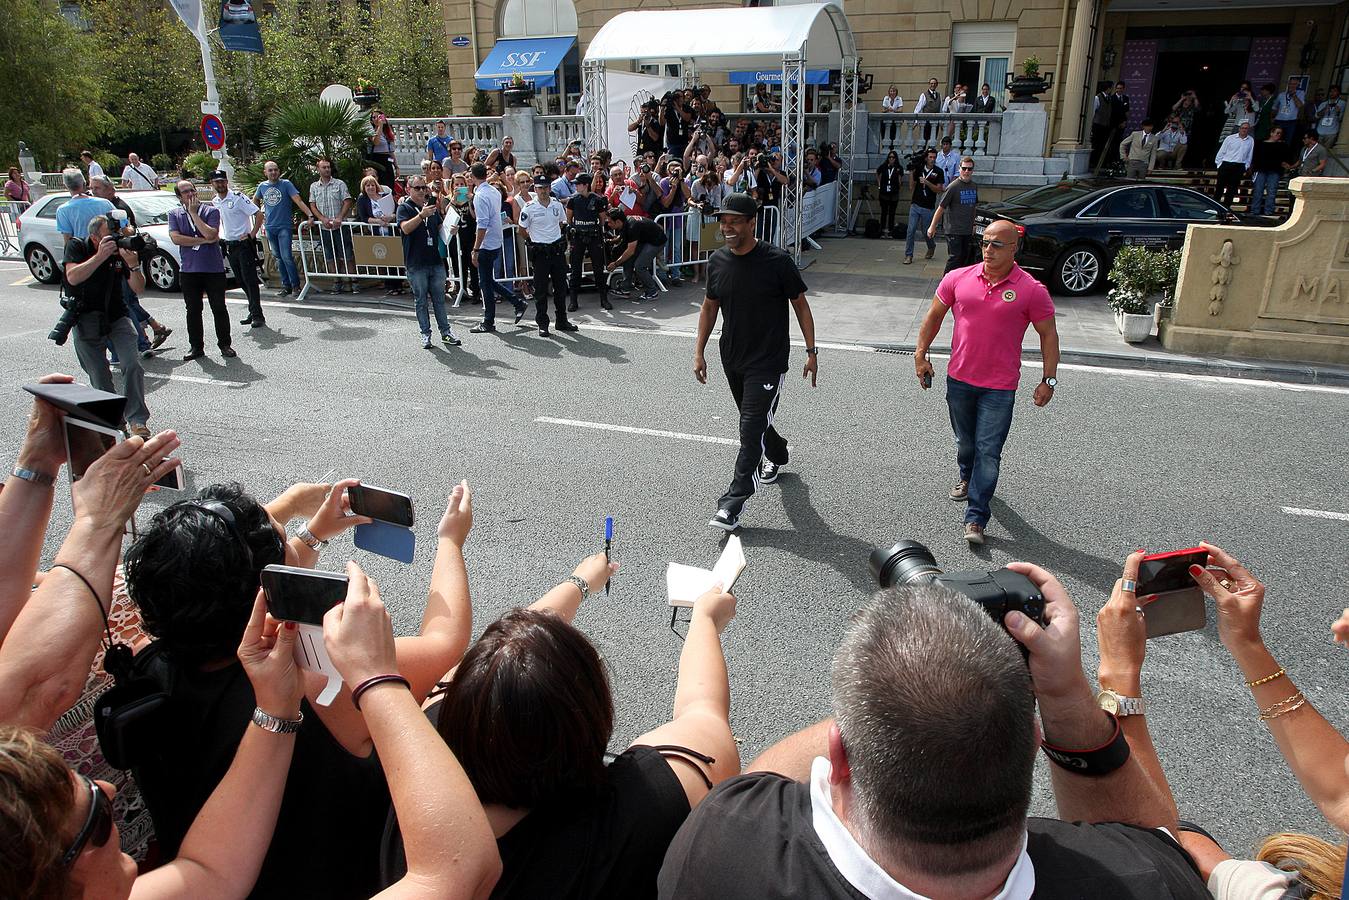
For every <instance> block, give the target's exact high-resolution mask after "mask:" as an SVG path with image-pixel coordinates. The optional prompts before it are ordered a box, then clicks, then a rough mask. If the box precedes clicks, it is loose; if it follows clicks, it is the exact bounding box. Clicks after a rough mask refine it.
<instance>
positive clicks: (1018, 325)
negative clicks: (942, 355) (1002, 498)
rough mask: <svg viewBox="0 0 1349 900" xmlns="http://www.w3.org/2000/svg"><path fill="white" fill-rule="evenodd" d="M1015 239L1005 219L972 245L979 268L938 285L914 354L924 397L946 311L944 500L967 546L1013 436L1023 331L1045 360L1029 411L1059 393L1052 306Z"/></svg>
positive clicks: (977, 533)
mask: <svg viewBox="0 0 1349 900" xmlns="http://www.w3.org/2000/svg"><path fill="white" fill-rule="evenodd" d="M966 158H967V159H968V157H966ZM962 174H963V173H962ZM957 184H959V182H957ZM955 189H956V188H955V187H954V186H953V187H952V188H951V190H955ZM934 225H935V223H934ZM928 233H929V234H931V229H930V228H929V230H928ZM1021 238H1022V234H1021V231H1020V229H1019V228H1018V227H1017V226H1016V225H1014V224H1012V223H1011V222H1009V221H1007V220H1006V219H999V220H998V221H996V222H993V223H992V224H991V225H989V226H988V228H987V229H986V230H985V231H984V234H983V237H981V238H980V240H979V243H980V245H981V246H982V247H983V252H984V261H983V263H981V264H979V265H973V266H967V267H965V268H959V269H954V270H952V271H949V272H947V274H946V276H945V277H944V278H942V280H941V284H939V285H938V286H937V296H936V297H934V298H933V300H932V307H931V308H930V309H929V310H928V313H927V316H926V317H924V319H923V324H922V325H921V326H920V327H919V329H918V345H917V347H915V349H914V354H913V356H914V369H915V371H916V374H917V376H918V384H919V385H920V386H921V387H922V389H923V390H927V389H928V388H930V387H932V376H933V369H932V363H931V362H929V361H928V358H927V351H928V348H929V347H931V346H932V341H933V340H934V339H935V338H936V337H937V332H938V331H940V330H941V323H942V319H944V318H946V313H947V310H951V311H952V312H953V314H954V315H955V331H954V333H953V334H952V336H951V361H950V362H949V363H948V364H947V367H946V405H947V407H948V408H949V410H950V413H951V427H952V429H953V430H954V431H955V436H956V464H957V466H958V467H959V469H960V480H959V481H957V482H956V485H955V487H953V488H952V489H951V495H950V496H951V499H952V500H954V501H956V502H957V503H959V502H966V501H967V502H968V505H967V507H966V509H965V530H964V537H965V540H966V541H968V542H969V543H970V544H982V543H983V542H984V528H985V527H986V526H987V524H988V518H989V503H990V502H991V501H992V500H993V490H994V488H996V487H997V485H998V469H999V467H1000V466H1001V464H1002V448H1003V444H1005V443H1006V442H1007V434H1008V432H1009V431H1011V428H1012V408H1013V406H1014V404H1015V401H1016V389H1017V385H1018V384H1019V383H1020V380H1021V339H1022V337H1023V336H1024V335H1025V333H1026V328H1027V326H1030V325H1033V326H1034V327H1035V331H1036V333H1037V334H1039V335H1040V355H1041V357H1042V358H1043V360H1044V362H1043V365H1044V377H1043V378H1041V379H1040V383H1039V384H1038V385H1036V386H1035V405H1036V406H1044V405H1045V404H1047V403H1048V402H1049V401H1050V400H1052V399H1053V398H1054V388H1055V387H1056V386H1057V385H1058V378H1057V374H1058V367H1059V333H1058V329H1057V327H1056V326H1055V323H1054V302H1053V301H1052V300H1050V298H1049V291H1048V290H1046V289H1045V286H1044V285H1043V284H1041V283H1040V282H1038V281H1036V280H1035V279H1034V278H1032V277H1031V276H1030V275H1029V274H1027V273H1026V272H1025V270H1023V269H1022V268H1021V267H1020V266H1018V265H1017V264H1016V252H1017V250H1018V248H1020V246H1021Z"/></svg>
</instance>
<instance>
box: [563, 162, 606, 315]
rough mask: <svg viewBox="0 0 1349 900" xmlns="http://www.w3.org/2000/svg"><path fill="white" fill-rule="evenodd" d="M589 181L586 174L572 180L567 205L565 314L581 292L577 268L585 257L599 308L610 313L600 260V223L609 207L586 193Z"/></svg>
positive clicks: (602, 198) (590, 180) (572, 310)
mask: <svg viewBox="0 0 1349 900" xmlns="http://www.w3.org/2000/svg"><path fill="white" fill-rule="evenodd" d="M592 181H593V179H592V177H591V175H590V173H589V172H582V173H581V174H580V175H577V176H576V193H575V194H574V195H573V196H572V198H571V202H570V203H568V204H567V219H568V220H569V221H570V222H571V232H570V237H571V253H570V259H569V260H568V261H569V263H570V265H571V282H570V284H569V285H568V289H569V290H568V294H569V296H568V297H567V312H575V311H576V308H577V302H576V295H577V293H579V292H580V290H581V267H582V266H583V265H584V264H585V258H586V255H587V254H589V256H590V269H591V271H592V272H593V273H594V277H595V287H596V288H597V289H598V290H599V292H600V307H601V308H603V309H613V308H614V307H613V304H611V303H610V302H609V279H608V278H606V277H605V275H604V267H605V266H606V265H607V262H606V260H605V257H604V223H603V222H602V221H601V219H602V218H603V217H604V214H605V213H606V212H607V211H608V207H609V204H608V203H607V202H606V201H605V199H604V197H602V196H600V195H599V194H596V193H595V192H593V191H592V190H590V185H591V182H592Z"/></svg>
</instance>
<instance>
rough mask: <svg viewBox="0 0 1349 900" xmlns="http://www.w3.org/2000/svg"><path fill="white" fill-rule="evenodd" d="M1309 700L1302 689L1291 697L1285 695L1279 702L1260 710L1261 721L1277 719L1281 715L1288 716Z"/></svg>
mask: <svg viewBox="0 0 1349 900" xmlns="http://www.w3.org/2000/svg"><path fill="white" fill-rule="evenodd" d="M1306 702H1307V697H1306V695H1304V694H1303V693H1302V692H1301V691H1298V692H1297V693H1296V694H1294V695H1293V696H1291V697H1285V698H1284V699H1282V700H1280V701H1279V702H1278V703H1274V704H1271V705H1270V706H1267V707H1265V708H1264V709H1262V710H1260V721H1261V722H1269V721H1271V720H1273V719H1277V718H1278V717H1279V716H1286V715H1288V713H1290V712H1292V711H1293V710H1295V709H1301V708H1302V707H1303V706H1304V705H1305V704H1306Z"/></svg>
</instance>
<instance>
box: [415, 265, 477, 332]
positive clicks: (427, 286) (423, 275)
mask: <svg viewBox="0 0 1349 900" xmlns="http://www.w3.org/2000/svg"><path fill="white" fill-rule="evenodd" d="M478 255H479V257H481V256H482V251H479V252H478ZM407 277H408V284H410V285H412V296H413V298H415V299H416V301H417V327H418V328H420V329H421V330H422V337H430V336H431V316H430V314H429V313H428V311H427V309H426V301H427V300H430V301H431V305H432V306H433V307H435V310H436V325H438V326H439V327H440V333H441V334H442V335H446V334H448V335H450V336H453V335H454V332H453V331H452V330H451V329H450V320H449V319H447V318H446V317H445V267H444V266H438V265H437V266H409V267H408V270H407Z"/></svg>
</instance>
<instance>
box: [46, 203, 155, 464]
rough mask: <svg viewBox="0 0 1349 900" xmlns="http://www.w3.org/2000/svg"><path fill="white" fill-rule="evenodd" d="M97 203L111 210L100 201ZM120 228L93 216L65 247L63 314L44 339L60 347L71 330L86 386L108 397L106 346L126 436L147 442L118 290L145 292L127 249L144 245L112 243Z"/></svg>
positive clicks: (139, 375) (135, 361)
mask: <svg viewBox="0 0 1349 900" xmlns="http://www.w3.org/2000/svg"><path fill="white" fill-rule="evenodd" d="M100 202H102V203H104V204H106V205H107V206H109V207H111V206H112V204H111V203H108V201H106V200H103V201H100ZM120 228H121V219H120V218H115V217H114V216H113V215H110V214H106V213H105V214H103V215H96V216H94V217H93V218H92V219H90V220H89V221H88V222H86V223H85V228H84V230H85V231H86V232H87V234H88V235H89V236H88V237H87V238H76V237H72V238H70V239H68V240H67V241H66V250H65V261H64V263H63V270H64V271H63V275H62V279H63V284H62V299H61V305H62V306H64V307H65V312H64V313H63V314H62V315H61V318H60V320H59V321H58V322H57V323H56V327H55V328H54V329H53V330H52V333H51V334H50V335H48V337H49V338H51V339H52V340H53V341H55V342H56V343H57V345H60V344H64V343H65V342H66V337H67V335H69V333H70V331H71V329H72V327H73V329H74V332H75V356H76V357H77V358H78V359H79V361H80V368H81V369H83V370H84V372H85V374H86V375H88V376H89V383H90V384H91V385H92V386H94V387H96V388H98V389H99V390H101V391H108V392H109V393H115V391H114V390H113V383H112V371H111V369H109V367H108V357H107V354H106V352H105V347H106V345H107V344H109V343H110V344H112V348H113V351H114V352H115V353H116V354H117V357H118V359H120V360H121V364H122V390H121V393H122V394H123V395H124V396H125V397H126V409H125V410H124V412H123V415H124V416H125V417H126V430H127V433H128V434H133V435H139V436H140V437H143V438H148V437H149V436H150V429H149V428H148V427H146V424H145V423H146V421H147V420H148V419H149V418H150V410H149V409H147V408H146V406H145V370H144V369H143V368H141V363H140V356H139V355H138V352H137V346H136V327H135V325H133V324H132V323H131V318H130V316H131V312H130V310H128V309H127V305H126V300H125V299H124V297H123V296H122V291H123V285H124V284H125V285H127V286H129V287H130V289H131V290H132V291H133V292H135V293H137V294H139V293H140V292H141V291H143V290H145V274H144V273H143V272H142V271H141V260H140V255H139V253H138V252H137V251H136V249H133V248H134V247H138V246H139V247H143V246H144V243H143V240H144V239H143V238H142V239H140V241H139V242H138V241H137V239H138V238H140V236H139V235H133V236H130V237H127V236H123V237H118V232H119V230H120Z"/></svg>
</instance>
